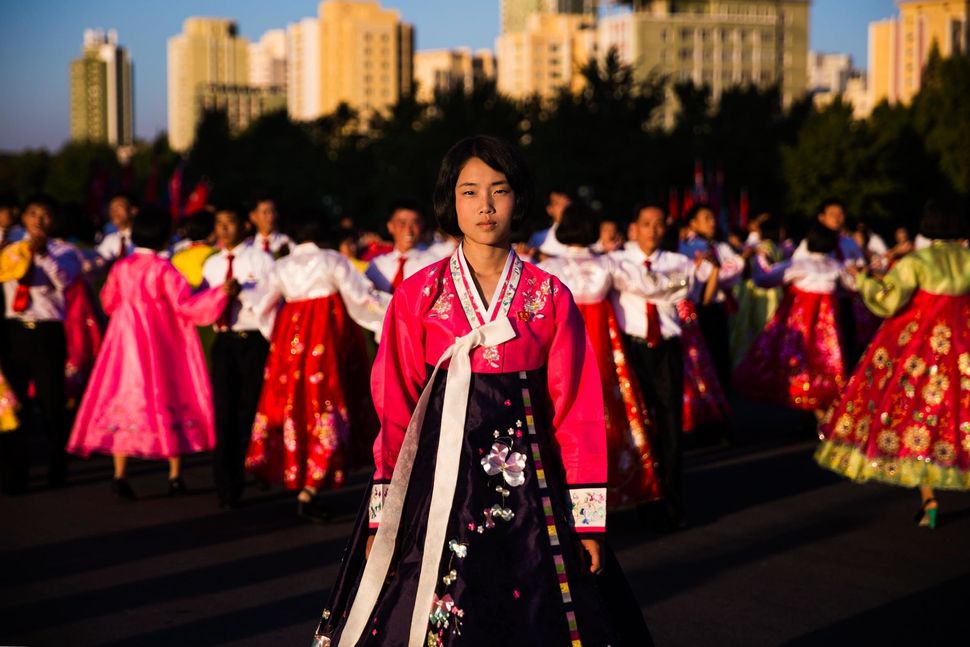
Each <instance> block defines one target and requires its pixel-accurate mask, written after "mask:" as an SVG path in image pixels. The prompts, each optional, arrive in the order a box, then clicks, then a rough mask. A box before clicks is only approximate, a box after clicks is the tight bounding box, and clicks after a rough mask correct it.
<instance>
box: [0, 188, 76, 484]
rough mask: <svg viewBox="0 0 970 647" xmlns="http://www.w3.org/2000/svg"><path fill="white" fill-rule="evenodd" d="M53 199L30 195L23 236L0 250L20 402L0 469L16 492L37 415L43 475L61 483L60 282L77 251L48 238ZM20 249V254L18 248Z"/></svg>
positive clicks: (8, 370)
mask: <svg viewBox="0 0 970 647" xmlns="http://www.w3.org/2000/svg"><path fill="white" fill-rule="evenodd" d="M56 208H57V207H56V205H55V203H54V202H53V200H51V199H50V198H49V197H47V196H36V197H34V198H31V199H30V200H29V201H28V202H27V205H26V207H25V209H24V215H23V224H24V229H25V230H26V234H27V239H28V240H29V243H28V245H27V247H26V248H25V247H24V246H23V243H21V244H20V245H13V246H7V247H6V248H4V251H3V253H2V257H0V270H2V274H3V275H4V278H9V280H6V281H4V283H3V291H4V297H5V300H6V306H5V308H6V313H5V314H6V331H5V334H4V335H3V343H2V346H0V353H2V356H0V363H2V365H3V372H4V376H5V377H6V379H7V381H8V382H9V384H10V388H11V389H12V390H13V392H14V395H15V396H16V397H17V399H18V400H19V401H20V403H21V409H20V412H19V413H18V415H20V416H21V419H20V427H19V428H18V429H16V430H14V431H11V432H9V433H5V434H0V472H2V487H3V490H4V491H5V492H7V493H10V494H20V493H23V492H24V491H25V490H26V489H27V468H28V464H29V459H28V442H27V438H26V434H27V430H28V429H30V428H31V427H36V426H37V423H38V422H39V423H40V424H41V426H43V428H44V431H45V432H46V434H47V446H48V452H49V464H48V473H47V480H48V484H49V485H51V486H55V487H57V486H61V485H63V484H64V482H65V480H66V477H67V455H66V454H65V452H64V447H65V445H66V444H67V432H68V427H67V411H66V406H67V405H66V401H65V395H64V365H65V363H66V361H67V341H66V338H65V334H64V316H65V310H66V307H65V296H64V294H65V290H66V289H67V288H68V287H69V286H70V285H71V284H72V283H74V281H76V280H77V278H78V276H79V275H80V272H81V267H80V263H79V262H78V258H77V255H76V254H74V253H73V252H72V251H71V250H69V249H68V248H67V247H66V246H63V245H56V244H54V243H53V241H51V240H49V234H50V231H51V228H52V220H53V219H54V217H55V210H56ZM23 252H26V255H24V254H23ZM31 383H32V384H33V385H34V394H33V404H34V405H36V409H37V410H38V411H39V412H40V420H39V421H38V420H35V419H33V415H32V412H33V411H34V409H35V407H34V406H32V404H31V401H30V398H29V393H30V391H29V389H30V385H31Z"/></svg>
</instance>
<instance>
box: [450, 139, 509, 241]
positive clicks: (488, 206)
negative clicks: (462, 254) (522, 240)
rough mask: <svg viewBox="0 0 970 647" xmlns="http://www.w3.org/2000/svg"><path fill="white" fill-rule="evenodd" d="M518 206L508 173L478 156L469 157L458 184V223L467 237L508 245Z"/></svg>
mask: <svg viewBox="0 0 970 647" xmlns="http://www.w3.org/2000/svg"><path fill="white" fill-rule="evenodd" d="M514 207H515V193H514V192H513V191H512V187H511V185H509V182H508V180H507V179H506V177H505V174H504V173H502V172H500V171H496V170H495V169H493V168H492V167H491V166H489V165H488V164H486V163H485V162H483V161H482V160H480V159H479V158H477V157H472V158H469V160H468V161H467V162H465V166H464V167H462V169H461V173H459V174H458V182H457V183H456V184H455V209H456V211H457V212H458V227H459V229H461V232H462V233H463V234H464V235H465V240H469V241H472V242H475V243H478V244H480V245H488V246H491V247H499V246H501V247H507V246H508V244H509V238H510V237H511V232H512V211H513V209H514Z"/></svg>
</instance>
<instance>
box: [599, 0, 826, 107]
mask: <svg viewBox="0 0 970 647" xmlns="http://www.w3.org/2000/svg"><path fill="white" fill-rule="evenodd" d="M628 4H631V5H632V11H629V12H626V13H621V14H616V15H613V16H610V17H609V18H607V19H606V20H604V21H603V22H604V25H605V24H606V23H609V28H610V29H611V30H612V31H615V32H616V33H617V34H619V35H620V37H625V38H629V39H630V40H631V42H630V43H629V47H628V52H629V53H628V58H627V59H626V60H627V62H629V63H630V64H632V65H633V66H634V69H635V71H636V73H637V75H638V76H639V77H640V78H645V77H646V76H647V75H649V74H650V73H652V72H657V73H660V74H664V75H667V76H668V77H669V78H671V79H672V80H674V81H693V82H694V83H695V84H697V85H701V84H704V85H707V86H708V87H709V88H710V89H711V94H712V96H713V97H714V98H715V99H717V98H718V97H720V95H721V93H722V92H723V91H724V90H725V89H726V88H729V87H731V86H735V85H749V84H750V85H756V86H761V87H766V86H770V85H774V84H778V86H779V88H780V90H781V95H782V100H783V102H784V104H785V105H789V104H791V103H792V102H793V101H794V100H796V99H797V98H799V97H801V96H802V95H804V94H805V92H806V90H807V89H808V12H809V1H808V0H636V1H634V2H632V3H628ZM627 23H628V24H627ZM601 34H602V31H601ZM613 38H614V40H615V39H616V37H613ZM601 43H602V44H604V45H607V46H609V45H610V44H612V43H611V42H610V38H609V37H606V38H604V37H602V36H601Z"/></svg>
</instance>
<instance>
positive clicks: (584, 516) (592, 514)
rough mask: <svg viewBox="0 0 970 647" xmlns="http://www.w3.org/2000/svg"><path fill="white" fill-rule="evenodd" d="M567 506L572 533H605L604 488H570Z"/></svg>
mask: <svg viewBox="0 0 970 647" xmlns="http://www.w3.org/2000/svg"><path fill="white" fill-rule="evenodd" d="M568 505H569V510H570V512H571V513H572V514H571V523H572V529H573V531H574V532H577V533H581V534H586V533H597V532H605V531H606V486H598V487H589V486H583V487H570V488H569V501H568Z"/></svg>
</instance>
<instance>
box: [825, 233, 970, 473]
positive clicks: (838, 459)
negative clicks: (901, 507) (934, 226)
mask: <svg viewBox="0 0 970 647" xmlns="http://www.w3.org/2000/svg"><path fill="white" fill-rule="evenodd" d="M968 268H970V251H968V250H967V249H966V248H965V247H963V246H962V245H961V244H960V243H958V242H952V241H934V242H933V244H932V245H930V246H929V247H928V248H925V249H921V250H919V251H916V252H913V253H912V254H909V255H907V256H905V257H904V258H902V259H900V260H899V262H897V263H896V264H895V265H894V266H893V268H892V269H891V270H890V271H889V273H888V274H886V276H885V277H884V278H883V279H882V280H879V279H874V278H870V277H859V279H858V283H859V292H860V294H861V296H862V298H863V299H864V300H865V303H866V305H868V306H869V308H870V309H872V311H873V312H874V313H876V314H877V315H879V316H881V317H887V319H886V321H885V322H884V323H883V324H882V326H881V327H880V328H879V331H878V332H877V333H876V336H875V338H874V339H873V341H872V343H871V344H870V345H869V348H868V349H867V350H866V352H865V354H864V355H863V357H862V360H861V361H860V362H859V365H858V366H857V367H856V370H855V372H854V373H853V374H852V378H851V379H850V380H849V384H848V386H847V387H846V389H845V392H844V393H843V394H842V397H841V399H840V400H839V401H838V402H837V403H836V404H835V406H834V407H833V408H832V409H831V410H830V411H829V412H828V414H827V415H826V418H825V420H823V422H822V425H821V426H820V428H819V436H820V438H821V439H822V443H821V445H820V446H819V448H818V450H817V451H816V453H815V460H816V461H817V462H818V463H819V465H821V466H822V467H826V468H828V469H831V470H833V471H835V472H838V473H839V474H842V475H843V476H846V477H848V478H851V479H853V480H855V481H859V482H864V481H868V480H870V479H871V480H877V481H882V482H884V483H889V484H892V485H901V486H904V487H916V486H920V485H923V486H929V487H932V488H939V489H953V490H967V489H970V271H968Z"/></svg>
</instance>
